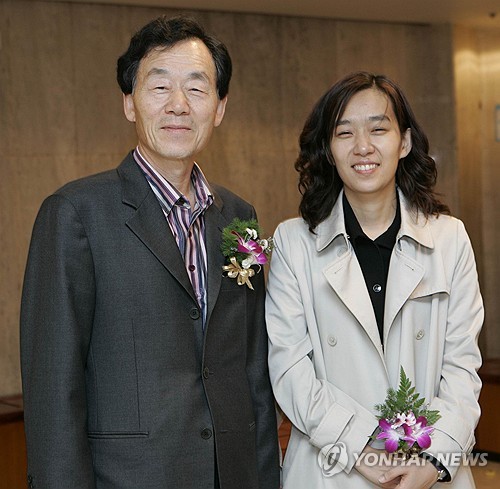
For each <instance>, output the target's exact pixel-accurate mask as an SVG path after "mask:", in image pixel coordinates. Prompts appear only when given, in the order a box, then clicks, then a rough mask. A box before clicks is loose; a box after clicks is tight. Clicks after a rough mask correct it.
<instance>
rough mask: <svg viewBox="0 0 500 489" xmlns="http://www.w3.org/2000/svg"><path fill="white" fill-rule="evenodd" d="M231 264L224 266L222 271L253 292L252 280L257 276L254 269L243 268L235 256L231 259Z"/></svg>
mask: <svg viewBox="0 0 500 489" xmlns="http://www.w3.org/2000/svg"><path fill="white" fill-rule="evenodd" d="M230 262H231V264H230V265H224V266H223V267H222V269H223V270H224V271H225V272H227V276H228V277H229V278H236V279H238V285H243V284H246V285H247V286H248V288H249V289H252V290H253V287H252V284H251V283H250V278H251V277H253V276H254V275H255V270H254V269H253V268H242V267H241V266H240V264H239V263H238V262H237V261H236V257H234V256H232V257H231V258H230Z"/></svg>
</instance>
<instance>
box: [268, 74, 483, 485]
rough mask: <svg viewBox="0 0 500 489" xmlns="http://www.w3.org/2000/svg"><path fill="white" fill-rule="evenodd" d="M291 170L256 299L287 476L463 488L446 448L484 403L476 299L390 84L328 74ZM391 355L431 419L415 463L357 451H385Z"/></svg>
mask: <svg viewBox="0 0 500 489" xmlns="http://www.w3.org/2000/svg"><path fill="white" fill-rule="evenodd" d="M295 167H296V169H297V170H298V172H299V174H300V183H299V188H300V190H301V193H302V201H301V204H300V212H301V216H302V218H297V219H291V220H289V221H286V222H284V223H282V224H280V225H279V226H278V228H277V230H276V234H275V245H276V249H275V251H274V253H273V257H272V261H271V269H270V273H269V282H268V297H267V304H266V308H267V325H268V333H269V341H270V351H269V366H270V373H271V380H272V384H273V389H274V393H275V396H276V399H277V402H278V404H279V405H280V406H281V408H282V409H283V411H284V413H285V414H286V415H287V416H288V418H289V419H290V420H291V422H292V433H291V437H290V441H289V444H288V448H287V452H286V457H285V460H284V466H283V483H284V489H295V488H297V489H304V488H312V489H316V488H327V487H328V488H340V489H348V488H356V489H362V488H369V487H377V486H380V487H397V488H399V489H403V488H404V489H408V488H412V489H413V488H421V489H422V488H429V487H431V486H433V485H434V484H435V483H436V482H437V481H438V480H439V481H443V482H444V481H448V480H450V479H451V481H452V483H451V484H447V486H448V487H453V488H464V489H467V488H473V487H474V482H473V479H472V476H471V473H470V469H469V468H468V467H467V466H465V465H464V464H457V461H459V460H460V459H461V458H462V456H463V457H466V454H467V453H469V451H470V450H471V449H472V447H473V444H474V428H475V426H476V424H477V421H478V418H479V414H480V411H479V406H478V403H477V399H478V395H479V390H480V387H481V383H480V380H479V378H478V375H477V369H478V368H479V366H480V363H481V358H480V352H479V348H478V344H477V338H478V335H479V331H480V329H481V325H482V321H483V306H482V300H481V296H480V292H479V287H478V280H477V273H476V267H475V262H474V256H473V251H472V248H471V245H470V241H469V238H468V236H467V234H466V231H465V229H464V226H463V224H462V222H461V221H459V220H458V219H455V218H453V217H450V216H449V215H447V214H448V208H447V207H446V205H444V204H442V203H441V202H439V200H438V199H437V197H436V195H435V194H434V192H433V188H434V185H435V181H436V166H435V163H434V161H433V160H432V158H431V157H430V156H429V154H428V141H427V138H426V136H425V134H424V133H423V131H422V129H421V128H420V126H419V125H418V123H417V121H416V120H415V116H414V115H413V111H412V110H411V108H410V106H409V104H408V102H407V100H406V98H405V96H404V94H403V93H402V92H401V89H400V88H399V87H398V86H397V85H396V84H395V83H394V82H392V81H391V80H389V79H387V78H386V77H384V76H375V75H372V74H370V73H365V72H359V73H355V74H352V75H350V76H348V77H346V78H344V79H343V80H341V81H339V82H338V83H336V84H335V85H334V86H333V87H332V88H330V90H328V91H327V92H326V93H325V94H324V95H323V97H322V98H321V99H320V100H319V101H318V103H317V104H316V106H315V107H314V109H313V111H312V113H311V115H310V116H309V118H308V120H307V121H306V124H305V126H304V129H303V131H302V134H301V138H300V154H299V157H298V159H297V162H296V164H295ZM401 367H403V368H404V370H405V372H406V375H407V376H408V377H409V378H410V380H411V381H412V383H413V385H415V387H416V390H417V392H418V393H419V394H420V395H421V396H422V397H425V399H426V401H427V402H429V409H433V410H438V411H439V412H440V415H441V418H440V419H439V420H438V421H437V422H436V424H435V425H434V428H435V429H434V432H433V434H432V443H431V446H430V447H429V448H428V449H427V450H426V455H425V456H424V457H422V458H420V459H418V461H420V462H421V463H414V464H408V463H406V464H403V463H399V464H396V465H392V464H390V463H389V464H387V465H384V463H383V460H384V458H383V457H381V460H382V462H380V463H378V462H377V463H375V462H374V460H377V461H378V459H374V458H373V457H371V458H369V457H368V456H367V455H368V454H371V455H373V454H375V455H379V454H381V453H382V451H381V450H380V449H379V447H378V446H377V445H376V444H374V443H373V442H371V441H370V436H371V435H372V434H374V433H375V432H376V429H377V426H378V419H377V417H376V414H377V411H376V410H375V405H376V404H381V403H383V402H384V400H385V397H386V394H387V389H388V388H389V387H393V388H395V389H397V387H398V384H399V380H400V379H399V374H400V369H401ZM382 447H383V445H382ZM451 454H456V455H453V456H451ZM421 455H422V454H421ZM368 460H369V461H370V463H368ZM385 460H387V459H385ZM440 461H441V462H440ZM458 465H459V466H458ZM437 485H438V486H439V484H437Z"/></svg>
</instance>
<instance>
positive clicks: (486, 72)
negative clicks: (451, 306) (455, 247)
mask: <svg viewBox="0 0 500 489" xmlns="http://www.w3.org/2000/svg"><path fill="white" fill-rule="evenodd" d="M477 39H478V47H479V53H480V61H481V64H480V66H481V77H480V80H481V119H480V123H479V124H478V127H479V130H478V132H479V134H480V138H478V140H479V141H480V145H479V147H480V151H481V153H480V155H481V159H480V166H481V171H480V178H481V191H480V192H477V191H474V190H472V191H471V196H470V200H471V204H470V205H471V207H472V206H473V207H480V208H481V209H482V220H481V225H482V226H481V231H482V264H483V268H482V271H483V276H482V278H483V280H482V282H483V285H484V287H483V295H484V300H485V307H486V330H485V339H486V345H487V350H486V352H485V353H486V354H487V355H488V356H489V357H492V358H500V301H499V299H498V297H499V294H498V278H499V277H500V259H499V252H498V250H499V247H500V225H499V224H500V191H499V186H500V134H498V135H497V134H496V131H495V117H496V115H495V110H496V107H497V105H500V32H499V31H498V30H492V29H482V30H478V32H477ZM497 137H498V138H499V139H497ZM470 165H471V166H472V168H473V170H472V171H477V167H478V166H479V165H478V162H477V161H471V162H470Z"/></svg>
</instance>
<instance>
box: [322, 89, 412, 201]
mask: <svg viewBox="0 0 500 489" xmlns="http://www.w3.org/2000/svg"><path fill="white" fill-rule="evenodd" d="M330 148H331V151H332V154H333V157H334V160H335V165H336V168H337V171H338V173H339V175H340V178H341V179H342V181H343V183H344V191H345V193H346V197H347V198H348V199H349V198H350V202H352V201H353V200H363V201H366V199H367V198H368V199H371V198H373V199H375V198H376V199H379V198H381V197H382V198H383V197H387V198H391V199H392V198H393V197H394V195H395V191H396V190H395V188H396V170H397V167H398V162H399V160H400V158H404V157H405V156H406V155H407V154H408V153H409V152H410V149H411V135H410V130H409V129H407V130H406V131H405V133H404V134H403V135H402V134H401V132H400V130H399V126H398V121H397V120H396V115H395V114H394V110H393V108H392V104H391V102H390V100H389V98H388V97H387V96H386V95H385V94H384V93H383V92H381V91H379V90H377V89H375V88H369V89H367V90H363V91H361V92H358V93H356V94H355V95H354V96H353V97H352V98H351V100H350V101H349V102H348V104H347V106H346V108H345V111H344V113H343V114H342V116H341V117H340V119H339V121H338V123H337V126H336V127H335V129H334V133H333V136H332V139H331V143H330ZM351 199H352V200H351Z"/></svg>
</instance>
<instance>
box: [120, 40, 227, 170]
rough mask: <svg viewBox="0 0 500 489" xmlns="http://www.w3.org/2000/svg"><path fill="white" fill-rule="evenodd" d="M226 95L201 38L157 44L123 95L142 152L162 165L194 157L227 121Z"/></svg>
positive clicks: (187, 162)
mask: <svg viewBox="0 0 500 489" xmlns="http://www.w3.org/2000/svg"><path fill="white" fill-rule="evenodd" d="M226 101H227V97H225V98H224V99H222V100H219V97H218V95H217V86H216V71H215V64H214V61H213V59H212V56H211V54H210V51H209V50H208V48H207V47H206V46H205V44H204V43H203V42H202V41H200V40H199V39H189V40H186V41H182V42H180V43H178V44H175V45H174V46H172V47H170V48H167V49H153V50H152V51H151V52H150V53H148V55H146V56H145V57H144V58H143V59H142V60H141V62H140V64H139V69H138V70H137V79H136V84H135V87H134V91H133V93H132V94H130V95H124V97H123V104H124V111H125V115H126V117H127V119H128V120H129V121H131V122H135V124H136V131H137V136H138V139H139V148H140V150H141V152H142V153H143V155H144V156H145V157H146V158H147V159H148V160H149V161H150V162H151V163H152V164H153V165H155V166H158V167H160V168H161V167H164V168H174V167H175V165H178V164H179V163H186V164H191V163H192V162H193V161H194V159H195V157H196V155H197V154H198V153H199V152H200V151H201V150H202V149H204V148H205V146H206V145H207V144H208V141H209V139H210V136H211V134H212V131H213V128H214V127H217V126H218V125H219V124H220V123H221V122H222V118H223V117H224V110H225V107H226ZM173 165H174V166H173Z"/></svg>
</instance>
